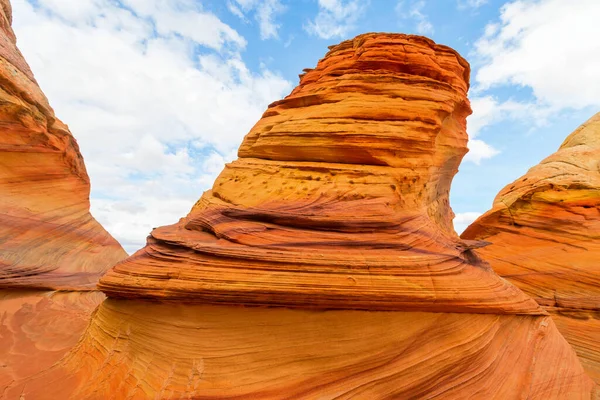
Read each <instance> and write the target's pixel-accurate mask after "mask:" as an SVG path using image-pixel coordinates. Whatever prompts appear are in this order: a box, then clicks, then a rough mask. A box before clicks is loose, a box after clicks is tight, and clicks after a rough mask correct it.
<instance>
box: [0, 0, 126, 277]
mask: <svg viewBox="0 0 600 400" xmlns="http://www.w3.org/2000/svg"><path fill="white" fill-rule="evenodd" d="M10 24H11V9H10V3H9V2H8V1H6V0H4V1H2V2H0V127H1V133H0V288H14V287H25V288H45V289H84V288H87V289H93V288H94V286H95V284H96V282H97V281H98V278H99V277H100V276H101V275H102V274H103V273H104V272H106V270H107V269H108V268H110V267H111V266H112V265H114V264H115V263H116V262H117V261H119V260H122V259H123V258H125V257H126V256H127V253H125V251H124V250H123V249H122V248H121V246H120V245H119V244H118V243H117V242H116V241H115V240H114V239H113V238H112V237H111V236H110V235H109V234H108V232H106V231H105V230H104V228H102V226H101V225H100V224H99V223H98V222H96V220H95V219H94V218H93V217H92V216H91V214H90V212H89V206H90V204H89V192H90V182H89V178H88V176H87V173H86V170H85V166H84V164H83V159H82V157H81V154H80V153H79V147H78V146H77V142H76V141H75V139H74V138H73V136H72V135H71V133H70V132H69V129H68V128H67V126H66V125H65V124H63V123H62V122H61V121H59V120H58V119H57V118H56V117H55V116H54V112H53V111H52V108H51V107H50V105H49V104H48V100H47V99H46V97H45V96H44V94H43V93H42V91H41V90H40V88H39V87H38V85H37V82H36V81H35V79H34V77H33V74H32V73H31V70H30V69H29V66H28V65H27V63H26V62H25V60H24V59H23V56H22V55H21V53H20V52H19V50H18V49H17V47H16V38H15V35H14V32H13V31H12V28H11V26H10Z"/></svg>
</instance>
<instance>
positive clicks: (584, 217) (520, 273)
mask: <svg viewBox="0 0 600 400" xmlns="http://www.w3.org/2000/svg"><path fill="white" fill-rule="evenodd" d="M599 160H600V113H598V114H596V115H595V116H593V117H592V118H591V119H590V120H588V121H587V122H586V123H584V124H583V125H582V126H580V127H579V128H578V129H577V130H576V131H575V132H573V133H572V134H571V135H569V137H567V139H566V140H565V141H564V143H563V144H562V145H561V147H560V149H559V150H558V151H557V152H556V153H554V154H553V155H551V156H550V157H548V158H546V159H545V160H543V161H542V162H541V163H540V164H539V165H536V166H535V167H533V168H531V169H530V170H529V171H528V172H527V174H525V175H524V176H522V177H521V178H519V179H517V180H516V181H515V182H513V183H512V184H510V185H508V186H506V187H505V188H504V189H503V190H502V191H501V192H500V193H499V194H498V196H497V197H496V199H495V200H494V205H493V208H492V209H491V210H490V211H488V212H487V213H485V214H484V215H482V216H481V217H480V218H479V219H478V220H477V221H475V222H474V223H473V224H472V225H471V226H470V227H469V228H467V230H466V231H465V232H464V233H463V234H462V237H463V238H468V239H481V240H486V241H489V242H491V243H492V244H491V245H490V246H487V247H485V248H483V249H481V250H480V254H481V255H482V256H483V257H484V258H485V259H486V260H487V261H489V262H490V264H491V266H492V267H493V268H494V270H495V271H496V272H497V273H498V274H499V275H501V276H503V277H505V278H506V279H508V280H510V281H511V282H512V283H514V284H515V285H517V286H518V287H520V288H521V289H522V290H523V291H524V292H525V293H527V294H529V295H530V296H532V297H533V298H534V299H535V300H536V301H537V302H538V303H539V304H541V305H542V306H544V308H546V310H548V311H549V312H550V313H551V314H552V315H553V317H554V319H555V321H556V323H557V325H558V327H559V329H560V331H561V332H562V334H563V335H564V336H565V338H566V339H567V340H568V341H569V343H571V345H573V347H574V348H575V350H576V351H577V354H578V355H579V356H580V358H581V360H582V363H583V366H584V367H585V368H586V369H587V371H588V373H589V374H590V375H591V376H593V377H594V378H595V380H596V382H598V383H600V163H599Z"/></svg>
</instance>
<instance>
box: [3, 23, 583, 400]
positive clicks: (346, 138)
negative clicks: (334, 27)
mask: <svg viewBox="0 0 600 400" xmlns="http://www.w3.org/2000/svg"><path fill="white" fill-rule="evenodd" d="M468 76H469V67H468V64H467V63H466V61H464V60H463V59H462V58H461V57H460V56H459V55H458V54H457V53H456V52H454V51H453V50H451V49H449V48H448V47H445V46H440V45H437V44H435V43H434V42H432V41H430V40H428V39H425V38H422V37H418V36H410V35H394V34H366V35H361V36H358V37H357V38H355V39H353V40H349V41H345V42H342V43H341V44H339V45H337V46H333V47H332V48H331V49H330V51H329V53H328V54H327V55H326V57H325V58H324V59H323V60H321V61H320V62H319V63H318V65H317V67H316V68H315V69H314V70H309V71H307V72H306V74H304V75H303V76H302V77H301V81H300V85H299V86H298V87H297V88H296V89H295V90H294V91H293V92H292V93H291V94H290V95H289V96H288V97H286V98H285V99H284V100H282V101H279V102H276V103H273V104H272V105H271V106H270V107H269V109H268V110H267V111H266V112H265V114H264V115H263V118H262V119H261V120H260V121H259V122H258V123H257V124H256V125H255V127H254V128H253V129H252V130H251V132H250V133H249V134H248V135H247V136H246V138H245V139H244V142H243V144H242V146H241V147H240V151H239V156H240V158H239V159H238V160H236V161H235V162H233V163H231V164H229V165H227V167H226V168H225V170H224V171H223V172H222V173H221V175H220V176H219V177H218V178H217V180H216V182H215V184H214V186H213V188H212V190H210V191H208V192H206V193H205V194H204V195H203V196H202V198H201V199H200V200H199V201H198V202H197V204H196V205H195V206H194V207H193V208H192V210H191V212H190V213H189V215H188V216H187V217H185V218H183V219H182V220H180V221H179V223H177V224H175V225H172V226H167V227H162V228H158V229H155V230H154V231H153V232H152V233H151V235H150V237H149V239H148V244H147V246H146V247H145V248H144V249H142V250H140V251H138V252H137V253H136V254H134V255H133V256H132V257H130V258H128V259H127V260H125V261H123V262H121V263H119V264H117V265H116V266H115V267H114V268H113V269H111V271H110V272H109V273H108V274H107V275H105V276H104V277H103V278H102V280H101V282H100V287H101V288H102V290H103V291H104V292H105V293H106V294H107V295H108V296H109V298H108V299H107V300H106V301H104V302H103V303H102V305H101V306H100V307H99V308H98V311H97V312H96V313H95V314H94V316H93V318H92V321H91V323H90V326H89V327H88V329H87V331H86V333H85V335H84V336H83V338H82V339H81V340H80V341H79V343H78V344H77V346H76V347H75V348H74V349H73V351H72V352H70V353H69V354H68V355H67V356H66V357H65V358H63V359H62V360H61V361H60V362H59V363H56V364H55V365H53V366H52V367H51V368H49V369H47V370H45V371H43V372H41V373H39V374H37V375H36V376H34V377H32V378H30V379H25V380H20V381H17V382H14V383H13V384H11V385H10V386H9V387H7V388H6V390H5V392H4V393H6V395H7V396H8V397H10V396H17V395H24V396H27V397H31V398H36V399H44V398H77V399H82V398H107V397H108V398H110V397H114V398H130V399H137V398H140V399H142V398H182V397H184V398H185V397H187V398H201V399H225V398H226V399H234V398H237V399H242V398H253V399H281V398H290V399H299V398H306V399H314V398H322V399H332V398H337V399H347V398H368V399H383V398H433V397H435V398H449V399H456V398H465V397H471V398H485V399H491V398H497V399H511V398H530V399H564V398H573V399H588V398H590V396H591V395H592V394H593V391H594V390H595V389H594V384H593V382H592V381H591V380H590V379H589V377H587V376H586V375H585V373H584V371H583V368H582V367H581V365H580V363H579V361H578V360H577V357H576V355H575V353H574V352H573V350H572V349H571V348H570V346H569V345H568V344H567V343H566V341H565V340H564V339H563V338H562V336H560V334H559V333H558V331H557V330H556V327H555V325H554V323H553V322H552V319H551V318H550V317H549V316H547V315H546V313H545V312H544V311H543V310H542V309H541V308H540V307H539V306H538V304H537V303H535V301H533V300H532V299H531V298H529V297H528V296H526V295H525V294H524V293H523V292H521V291H520V290H519V289H517V288H516V287H514V286H513V285H511V284H510V283H508V282H506V281H505V280H503V279H501V278H499V277H498V276H497V275H496V274H495V273H494V272H493V270H492V269H491V268H490V267H489V266H488V265H487V264H486V263H485V262H483V261H482V260H481V259H479V258H478V256H477V255H476V254H475V253H474V252H473V250H472V249H473V248H475V247H477V246H479V245H480V244H481V243H479V242H475V241H463V240H460V239H459V238H458V236H457V235H456V234H455V233H454V231H453V229H452V222H451V218H452V211H451V209H450V207H449V205H448V189H449V186H450V181H451V179H452V177H453V175H454V174H455V173H456V170H457V167H458V164H459V162H460V160H461V158H462V156H463V155H464V154H465V152H466V141H467V136H466V132H465V118H466V116H467V115H468V114H469V113H470V108H469V103H468V101H467V99H466V92H467V88H468ZM554 366H560V367H554ZM50 382H61V385H50V384H49V383H50Z"/></svg>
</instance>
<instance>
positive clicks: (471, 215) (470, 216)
mask: <svg viewBox="0 0 600 400" xmlns="http://www.w3.org/2000/svg"><path fill="white" fill-rule="evenodd" d="M479 216H481V213H478V212H464V213H457V214H456V216H455V217H454V221H453V222H454V230H455V231H456V233H458V234H459V235H460V234H461V233H463V231H464V230H465V229H467V227H468V226H469V225H471V224H472V223H473V222H474V221H475V220H476V219H477V218H479Z"/></svg>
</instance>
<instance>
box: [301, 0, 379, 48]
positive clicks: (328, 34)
mask: <svg viewBox="0 0 600 400" xmlns="http://www.w3.org/2000/svg"><path fill="white" fill-rule="evenodd" d="M318 2H319V12H318V14H317V16H316V17H315V18H314V20H312V21H309V22H308V23H307V24H306V25H305V26H304V29H305V30H306V31H307V32H308V33H309V34H311V35H315V36H318V37H320V38H322V39H331V38H334V37H339V38H344V39H347V38H346V36H348V34H349V33H350V32H351V31H352V30H353V29H354V28H355V27H356V22H357V21H358V19H359V18H360V17H361V16H362V14H363V13H364V11H365V9H366V7H367V6H368V1H361V0H349V1H344V0H318Z"/></svg>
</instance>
